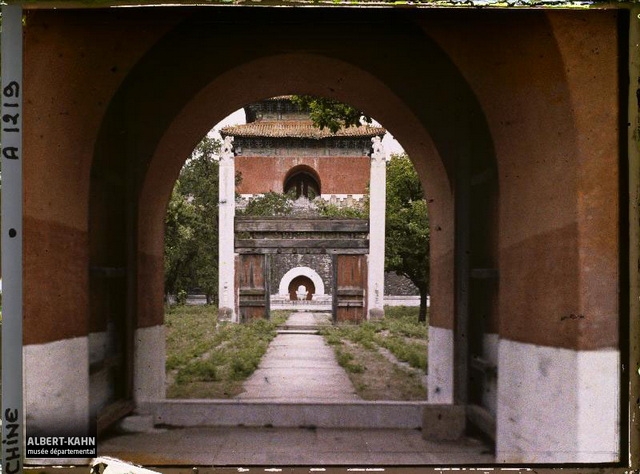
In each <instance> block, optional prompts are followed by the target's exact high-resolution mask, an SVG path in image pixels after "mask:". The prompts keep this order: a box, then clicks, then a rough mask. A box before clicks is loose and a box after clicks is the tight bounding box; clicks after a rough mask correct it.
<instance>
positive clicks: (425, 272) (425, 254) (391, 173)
mask: <svg viewBox="0 0 640 474" xmlns="http://www.w3.org/2000/svg"><path fill="white" fill-rule="evenodd" d="M385 270H386V271H393V272H396V273H397V274H399V275H404V276H406V277H407V278H409V279H410V280H411V281H412V282H413V284H414V285H416V287H417V288H418V290H419V291H420V313H419V316H418V319H419V320H420V321H426V315H427V295H428V293H429V215H428V212H427V202H426V200H425V198H424V195H423V192H422V185H421V184H420V180H419V178H418V174H417V173H416V171H415V169H414V167H413V164H412V163H411V160H410V159H409V157H408V156H407V155H393V156H392V158H391V161H390V162H389V166H388V168H387V206H386V238H385Z"/></svg>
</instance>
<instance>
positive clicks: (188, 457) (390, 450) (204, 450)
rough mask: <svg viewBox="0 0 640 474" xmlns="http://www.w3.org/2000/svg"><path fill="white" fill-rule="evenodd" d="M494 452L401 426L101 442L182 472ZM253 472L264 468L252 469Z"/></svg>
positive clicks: (468, 457)
mask: <svg viewBox="0 0 640 474" xmlns="http://www.w3.org/2000/svg"><path fill="white" fill-rule="evenodd" d="M490 451H491V450H490V448H488V447H487V446H486V445H484V444H483V443H481V442H480V441H478V440H475V439H469V438H467V439H461V440H458V441H448V442H437V443H436V442H432V441H426V440H424V439H422V436H421V433H420V431H418V430H397V429H373V430H363V429H330V428H317V429H305V428H251V427H233V428H231V427H218V428H216V427H194V428H182V429H174V430H156V431H154V432H152V433H138V434H130V435H121V436H118V437H114V438H111V439H106V440H102V441H99V442H98V455H100V456H113V457H116V458H119V459H123V460H126V461H129V462H134V463H138V464H143V465H147V466H162V465H164V466H167V465H173V466H179V465H183V466H184V467H183V469H182V470H181V471H180V472H183V473H184V472H187V470H189V471H191V470H190V469H188V467H189V465H192V466H193V465H200V466H252V465H260V466H290V465H298V466H318V467H325V466H345V465H346V466H398V465H443V464H476V465H483V464H484V465H488V464H491V463H493V462H495V459H494V457H493V455H492V454H490ZM200 472H201V473H203V472H208V471H206V470H205V469H201V470H200ZM252 472H261V473H263V472H264V470H252V471H250V472H249V474H251V473H252ZM287 472H289V471H287ZM295 472H299V471H297V470H296V471H295ZM300 472H303V473H308V472H309V470H308V469H304V470H301V471H300ZM344 472H346V470H345V471H344ZM72 474H73V473H72ZM214 474H215V473H214Z"/></svg>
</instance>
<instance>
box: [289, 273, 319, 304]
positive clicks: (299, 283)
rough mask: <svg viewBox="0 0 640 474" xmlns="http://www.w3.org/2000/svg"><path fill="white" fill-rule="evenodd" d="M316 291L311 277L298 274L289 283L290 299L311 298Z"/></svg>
mask: <svg viewBox="0 0 640 474" xmlns="http://www.w3.org/2000/svg"><path fill="white" fill-rule="evenodd" d="M315 292H316V286H315V285H314V284H313V282H312V281H311V278H309V277H307V276H304V275H299V276H297V277H295V278H294V279H293V280H291V283H289V299H290V300H291V301H298V300H307V301H310V300H312V299H313V295H314V294H315Z"/></svg>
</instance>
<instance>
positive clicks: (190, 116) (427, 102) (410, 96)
mask: <svg viewBox="0 0 640 474" xmlns="http://www.w3.org/2000/svg"><path fill="white" fill-rule="evenodd" d="M233 15H235V13H231V16H233ZM372 19H374V17H372ZM238 20H239V21H248V22H251V21H252V20H251V14H250V13H249V14H248V16H242V17H241V18H240V17H239V18H238ZM398 20H399V22H398V23H390V24H387V23H384V22H381V23H379V22H378V21H373V22H371V23H367V24H364V23H355V24H354V25H351V26H350V27H349V28H348V29H345V28H344V26H342V25H341V24H339V23H334V22H333V20H332V19H331V18H330V15H328V16H327V17H326V18H325V19H324V20H320V21H319V22H318V19H317V18H316V17H314V22H316V24H317V25H318V26H319V25H322V28H323V31H324V32H325V33H323V36H324V37H327V38H336V39H325V40H323V41H321V42H318V41H317V39H315V37H314V35H305V34H303V32H302V31H301V32H300V34H299V36H300V38H301V40H300V41H299V42H296V44H295V45H290V44H288V45H287V47H286V50H285V52H284V53H283V52H282V49H281V48H280V47H279V46H278V45H279V44H280V43H279V42H280V41H281V40H282V41H286V38H288V37H290V36H289V35H290V34H292V33H295V32H294V31H287V33H286V34H285V35H284V36H283V32H281V31H278V30H273V29H271V28H270V27H266V29H265V31H264V34H266V35H269V36H270V38H271V39H272V41H270V42H268V43H267V44H264V45H260V46H257V45H252V47H251V48H250V51H251V52H249V50H248V51H247V52H246V53H243V54H242V55H240V56H238V55H233V54H224V55H220V54H219V53H216V54H214V52H215V51H218V49H217V48H218V41H219V39H220V38H222V37H227V36H226V35H231V37H233V38H236V39H235V40H234V43H235V42H236V41H237V42H238V43H242V41H244V38H243V37H242V35H241V34H238V31H237V29H236V27H235V26H234V28H232V29H228V26H227V24H226V23H224V22H222V23H220V24H217V23H216V20H215V19H214V18H213V17H212V18H210V19H209V20H206V21H205V20H204V19H203V18H202V17H200V16H198V17H197V18H196V17H190V18H188V19H186V20H185V21H184V22H183V23H182V24H180V25H179V26H177V27H176V28H174V29H173V30H172V31H170V32H169V33H167V34H166V35H165V36H164V37H163V38H162V39H161V40H160V41H159V42H158V43H157V44H156V45H155V47H154V48H152V49H151V50H150V51H149V52H147V54H146V55H145V56H144V59H143V60H142V61H140V62H139V63H138V65H137V66H136V67H135V68H134V69H133V70H132V72H131V73H130V74H129V75H128V76H127V79H126V80H125V81H124V82H123V85H122V86H121V88H120V89H119V91H118V93H117V94H116V96H115V97H114V99H113V101H112V103H111V106H110V107H109V111H108V113H107V115H106V116H105V120H104V122H103V126H102V129H101V134H100V136H99V141H98V144H97V146H96V157H95V162H94V166H93V173H92V175H93V185H92V210H91V212H92V215H93V216H96V217H98V216H104V215H111V216H114V219H115V221H114V222H112V225H111V227H110V230H109V232H108V233H106V235H105V234H104V233H100V232H98V229H99V228H98V226H97V225H96V226H95V227H94V228H93V229H92V231H91V236H92V237H91V239H92V242H93V244H94V245H96V255H99V254H100V252H101V249H110V250H109V252H110V253H114V252H115V249H119V251H118V252H117V253H118V255H119V258H121V259H122V260H123V262H122V263H121V264H120V265H122V264H124V265H125V266H127V267H128V268H131V269H134V268H135V273H134V274H132V275H131V277H130V278H129V281H128V284H127V286H126V297H123V298H122V300H121V301H122V305H123V306H122V314H127V313H128V314H129V315H130V316H128V317H129V318H131V317H132V316H133V315H134V314H135V315H136V316H137V329H136V338H135V339H136V341H138V343H137V344H136V346H135V348H134V360H143V359H144V360H154V361H157V362H155V363H154V364H153V365H152V369H151V370H149V365H147V366H146V367H145V370H144V371H142V370H136V368H135V367H134V373H137V374H139V375H136V376H135V377H134V378H133V380H132V384H133V386H132V389H133V391H132V393H133V395H134V397H135V399H137V400H153V399H159V398H162V397H163V392H162V384H160V383H159V382H158V381H161V380H163V378H164V373H163V370H164V369H163V367H162V364H161V361H162V360H163V355H164V354H163V353H162V351H163V346H162V344H161V343H160V341H159V338H160V337H161V334H162V324H163V319H162V318H163V308H162V298H161V297H160V294H161V288H162V272H161V271H158V270H159V269H161V268H162V255H163V247H162V243H163V234H162V232H163V231H162V229H163V222H164V209H165V208H166V202H167V200H168V197H169V194H170V192H171V188H172V186H173V183H174V181H175V179H176V177H177V175H178V172H179V170H180V167H181V165H182V163H183V162H184V159H185V157H186V156H188V155H189V153H190V151H191V150H192V149H193V148H194V146H195V144H196V143H197V142H198V140H199V139H200V137H202V136H203V135H204V134H205V133H206V132H207V130H208V128H209V127H210V126H211V124H212V123H216V122H217V121H219V120H220V119H222V118H223V117H224V116H225V115H226V114H228V113H230V112H231V111H233V110H236V109H238V108H239V107H241V106H243V105H245V104H246V103H251V102H253V101H256V100H258V99H261V98H263V97H270V96H276V95H278V94H282V93H283V92H286V93H298V94H310V95H324V96H329V97H333V98H335V99H337V100H340V101H343V102H346V103H350V104H352V105H353V106H354V107H357V108H359V109H361V110H363V111H365V112H366V113H368V114H369V115H371V116H374V117H376V118H377V119H378V120H379V121H380V122H381V123H382V124H383V125H384V126H385V127H387V128H388V129H389V130H391V131H392V132H393V133H394V135H395V136H396V137H397V139H398V140H399V141H400V142H401V143H403V145H404V147H405V149H406V151H407V153H408V154H409V156H411V157H412V159H413V160H414V165H415V168H416V170H417V172H418V174H419V176H420V178H421V180H422V182H423V187H424V189H425V190H427V193H428V194H429V195H428V201H429V203H430V204H429V205H430V216H431V222H432V223H433V225H434V226H437V227H436V228H437V229H438V231H437V232H434V233H433V235H432V238H431V262H432V263H431V265H432V271H431V274H432V275H433V279H432V284H431V295H432V298H431V301H432V305H431V318H430V319H431V323H430V324H431V328H432V331H431V337H430V351H432V352H434V354H436V356H435V357H433V359H434V360H438V363H437V364H434V365H433V369H432V371H431V373H430V377H431V378H433V383H430V387H432V388H430V391H431V393H430V394H429V395H430V398H431V400H432V401H433V402H434V403H438V402H440V403H453V402H454V401H456V402H458V403H466V402H467V401H468V396H469V393H468V390H467V388H466V385H467V382H468V376H467V375H466V374H460V373H459V374H455V373H454V369H453V367H454V363H455V360H454V359H455V358H459V359H460V360H466V358H467V357H468V350H469V347H468V344H467V342H466V339H465V342H464V344H462V343H461V344H457V346H459V347H457V349H456V351H455V353H454V351H452V350H451V343H452V341H453V339H454V337H453V334H454V332H456V333H458V334H462V333H463V332H466V325H467V324H468V320H467V316H466V314H467V313H468V307H469V303H468V296H467V295H468V294H469V293H468V286H469V284H470V280H469V275H468V269H469V259H470V257H473V258H475V259H476V260H482V261H483V263H484V264H485V265H486V266H487V267H488V268H496V267H497V262H496V261H495V255H494V254H493V249H494V248H495V242H494V241H493V239H494V237H495V236H496V235H497V231H496V226H497V220H496V214H495V198H496V196H497V181H496V180H495V176H496V172H495V170H496V165H495V158H494V156H493V145H492V139H491V136H490V133H489V130H488V127H487V124H486V120H485V118H484V114H483V112H482V110H481V107H480V104H479V103H478V101H477V99H476V98H475V96H474V94H473V92H472V90H471V88H470V87H469V85H468V83H467V82H466V80H465V79H464V78H463V77H462V75H461V74H460V73H459V71H458V70H457V68H456V67H455V66H454V64H453V63H452V62H451V60H450V59H449V58H448V57H447V56H446V54H444V53H443V51H442V50H441V49H440V47H439V46H438V45H437V44H436V43H435V42H433V41H432V40H431V39H430V38H429V37H428V36H425V35H424V34H423V33H422V32H421V31H420V29H419V28H417V27H416V26H415V25H413V24H411V22H409V23H407V22H404V21H402V20H401V19H400V18H399V19H398ZM210 21H213V22H214V23H216V28H215V33H213V32H212V31H213V30H211V29H210V23H209V22H210ZM255 28H258V29H262V28H265V27H264V26H259V25H255ZM291 28H293V29H294V30H295V29H296V28H297V27H296V26H291ZM330 32H331V34H329V33H330ZM344 35H348V36H349V37H353V41H354V42H355V43H353V44H352V47H350V48H344V42H343V41H342V40H337V38H342V37H343V36H344ZM371 37H376V38H379V39H381V40H382V39H383V38H384V37H388V38H389V42H388V43H387V44H388V46H386V47H388V48H391V49H392V50H393V51H396V50H397V48H400V49H401V50H404V51H407V52H409V51H411V52H412V54H415V55H417V56H420V57H422V58H428V59H423V61H424V62H421V63H420V64H419V65H418V64H412V66H411V68H410V69H407V68H404V67H403V64H408V63H405V61H409V60H408V58H407V57H404V56H403V57H397V58H396V59H395V60H392V62H393V61H396V63H397V64H395V65H390V64H384V65H383V64H381V63H380V62H379V61H378V59H377V58H378V54H380V51H375V52H374V51H371V50H370V49H369V48H368V47H367V41H368V38H371ZM196 38H197V41H196V40H195V39H196ZM305 38H306V39H305ZM392 38H393V39H392ZM187 47H188V48H189V49H190V51H192V53H194V54H195V52H196V51H197V52H198V54H201V55H202V56H203V57H217V58H218V60H217V61H208V62H206V63H205V64H202V65H201V66H202V67H199V68H197V69H196V71H194V73H193V74H189V75H184V74H182V73H180V72H179V71H181V70H183V69H185V68H189V67H190V66H189V61H190V59H189V57H185V56H184V55H183V54H182V52H183V51H184V48H187ZM310 48H311V49H314V51H317V53H314V54H308V53H302V52H301V51H306V50H309V49H310ZM389 57H394V54H392V52H391V50H390V51H389ZM168 58H172V60H171V61H169V60H168ZM174 59H175V62H173V60H174ZM409 62H410V61H409ZM169 63H171V64H173V66H172V68H173V67H175V69H172V68H167V64H169ZM390 70H394V71H395V72H394V73H393V74H392V75H388V72H386V71H390ZM409 70H410V71H411V72H410V73H409ZM403 71H406V73H405V72H403ZM433 71H437V74H434V72H433ZM153 77H163V78H164V79H163V81H157V80H154V79H152V78H153ZM418 77H419V78H420V80H417V78H418ZM445 84H446V87H445ZM170 90H172V91H179V92H178V93H176V94H169V91H170ZM133 96H135V97H137V99H136V101H134V102H132V101H131V99H130V98H131V97H133ZM165 96H166V100H163V101H162V102H159V101H158V100H157V97H165ZM125 109H126V110H127V112H126V114H127V116H128V117H137V118H139V120H135V121H131V120H126V121H125V123H127V129H129V132H128V134H127V136H130V137H131V138H132V139H133V140H134V142H135V145H134V148H135V149H136V154H135V159H134V160H133V161H131V159H133V158H132V157H129V152H128V151H127V150H128V149H129V146H128V145H126V144H125V143H122V142H121V141H118V140H115V139H114V135H113V134H114V133H118V132H117V131H118V130H119V129H120V128H121V125H119V124H122V120H123V116H122V114H123V113H124V110H125ZM460 117H465V123H464V124H460V123H459V118H460ZM134 137H135V138H134ZM114 157H118V158H116V159H122V167H121V168H120V173H121V175H122V179H123V180H124V183H125V184H126V186H125V189H126V190H128V191H127V193H126V195H128V196H130V197H129V198H128V199H123V200H122V201H120V203H118V201H117V200H113V199H112V200H109V199H105V198H104V197H101V196H104V195H105V192H106V190H104V186H105V184H104V183H105V179H104V178H103V176H104V173H106V172H107V170H109V172H110V173H113V169H114V163H113V160H114ZM128 160H129V161H128ZM480 173H486V174H487V175H489V176H490V178H489V179H487V180H486V181H485V182H484V183H482V185H481V186H480V188H481V189H482V195H481V196H482V197H481V198H479V199H474V200H470V199H469V194H470V177H471V176H472V175H477V174H480ZM454 196H460V197H459V198H458V199H454ZM123 206H124V207H125V208H127V209H128V211H127V212H126V213H125V212H123ZM471 215H473V216H474V220H471V218H470V216H471ZM120 216H123V217H120ZM118 219H120V220H119V221H117V220H118ZM116 229H121V230H122V232H124V234H122V233H120V234H118V236H117V237H116V235H117V234H116V232H115V230H116ZM127 229H130V230H131V231H130V232H126V230H127ZM134 229H135V232H132V231H133V230H134ZM121 235H127V236H128V237H127V240H122V239H121V237H120V236H121ZM471 237H473V242H474V248H473V249H472V250H473V255H471V253H470V249H469V245H470V242H471V240H470V238H471ZM105 238H106V241H105V240H104V239H105ZM107 241H108V242H107ZM133 275H135V277H134V276H133ZM143 288H144V291H143ZM231 290H232V289H231V288H229V289H228V291H231ZM222 291H225V290H222ZM456 292H457V293H456ZM479 293H480V294H479V295H478V301H479V302H481V304H482V305H484V307H483V308H482V309H480V308H478V309H477V310H478V311H483V313H484V314H486V319H485V323H484V325H485V326H486V328H484V329H483V331H482V333H484V332H485V330H486V331H489V330H490V327H495V325H496V324H497V319H496V315H495V312H493V311H491V308H493V307H494V303H495V296H496V285H491V284H489V285H485V286H484V287H483V288H482V289H481V290H480V292H479ZM123 296H124V295H123ZM220 297H221V299H222V295H220ZM99 298H100V297H99V296H98V295H97V294H94V295H93V299H94V301H96V303H97V302H98V300H99ZM94 306H95V307H96V308H98V307H101V305H100V304H95V305H94ZM456 312H457V313H458V314H459V315H460V316H462V315H463V313H464V315H465V316H464V317H460V318H458V321H459V324H460V325H461V326H460V327H459V328H454V320H455V319H456V318H454V314H455V313H456ZM482 333H478V337H479V338H480V341H479V343H478V344H476V347H475V350H476V351H477V352H478V353H479V354H480V355H482V353H483V352H484V350H485V349H484V346H483V342H482V341H481V339H482V336H481V334H482ZM154 351H155V353H154ZM142 353H144V356H143V355H142ZM136 354H137V355H136ZM456 376H457V377H458V378H459V381H458V382H456V383H454V378H455V377H456ZM483 392H484V390H482V391H481V393H483ZM473 403H474V404H477V405H479V406H480V405H482V404H483V400H482V398H481V397H477V398H476V399H475V400H473ZM493 411H494V412H495V410H493Z"/></svg>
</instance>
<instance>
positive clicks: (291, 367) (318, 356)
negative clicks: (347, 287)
mask: <svg viewBox="0 0 640 474" xmlns="http://www.w3.org/2000/svg"><path fill="white" fill-rule="evenodd" d="M323 323H324V324H326V323H328V316H327V315H324V314H316V313H303V312H299V313H294V314H292V315H291V316H290V317H289V319H288V320H287V322H286V323H285V324H286V329H283V330H282V331H280V333H279V334H278V335H277V336H276V338H275V339H274V340H273V341H271V344H270V345H269V349H267V353H266V354H265V355H264V357H263V358H262V361H261V362H260V365H259V366H258V369H257V370H256V371H255V372H254V373H253V375H252V376H251V377H249V378H248V379H247V380H246V382H245V383H244V386H243V387H244V392H243V393H241V394H240V395H238V396H237V397H236V398H237V399H241V400H269V401H274V402H317V401H353V400H360V397H358V396H357V395H356V391H355V389H354V387H353V385H352V384H351V381H350V380H349V377H348V376H347V374H346V372H345V371H344V369H343V368H342V367H340V366H339V365H338V361H337V360H336V357H335V355H334V352H333V349H332V348H331V347H330V346H328V345H327V344H326V343H325V341H324V338H323V337H322V336H320V335H318V334H316V333H315V330H314V328H316V327H317V326H318V325H320V324H323Z"/></svg>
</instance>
